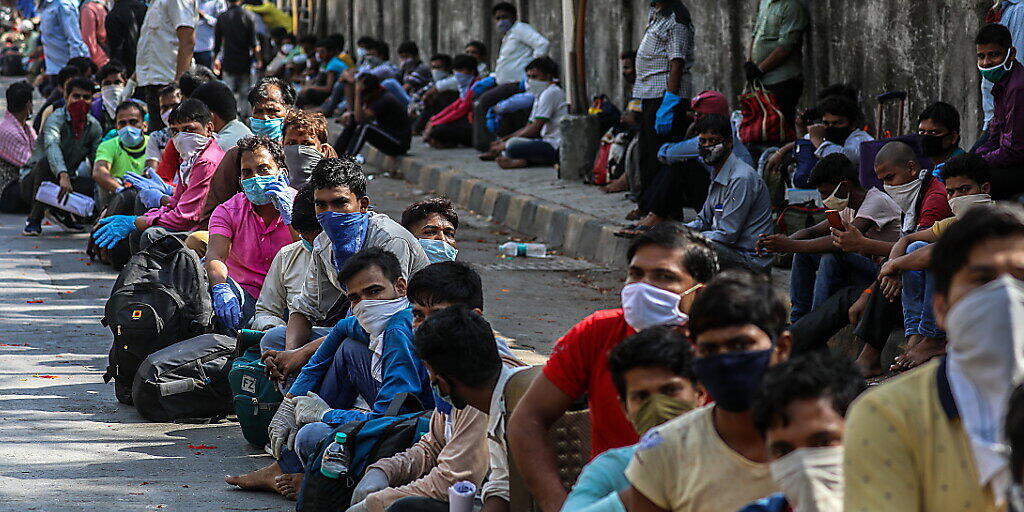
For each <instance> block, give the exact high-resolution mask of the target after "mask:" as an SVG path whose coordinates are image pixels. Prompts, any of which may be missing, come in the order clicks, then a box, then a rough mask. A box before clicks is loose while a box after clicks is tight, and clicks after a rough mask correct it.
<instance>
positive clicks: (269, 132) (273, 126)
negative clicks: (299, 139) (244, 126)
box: [249, 117, 284, 141]
mask: <svg viewBox="0 0 1024 512" xmlns="http://www.w3.org/2000/svg"><path fill="white" fill-rule="evenodd" d="M249 128H252V133H253V134H255V135H265V136H267V137H268V138H270V139H271V140H277V141H280V140H281V139H282V138H284V118H283V117H278V118H275V119H258V118H255V117H250V118H249Z"/></svg>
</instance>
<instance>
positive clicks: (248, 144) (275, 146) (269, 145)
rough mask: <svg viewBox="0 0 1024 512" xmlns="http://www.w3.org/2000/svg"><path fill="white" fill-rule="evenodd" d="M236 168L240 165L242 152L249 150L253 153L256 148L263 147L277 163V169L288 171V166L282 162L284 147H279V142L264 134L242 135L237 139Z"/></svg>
mask: <svg viewBox="0 0 1024 512" xmlns="http://www.w3.org/2000/svg"><path fill="white" fill-rule="evenodd" d="M237 147H238V153H237V154H238V168H239V169H241V167H242V153H245V152H247V151H248V152H250V153H255V152H256V150H257V149H260V148H262V149H265V150H267V152H268V153H270V156H271V157H272V158H273V159H274V163H276V164H277V168H278V171H280V172H283V173H285V174H287V173H288V167H287V166H286V165H285V163H284V149H282V148H281V144H279V143H278V142H277V141H275V140H272V139H271V138H270V137H267V136H266V135H250V136H248V137H243V138H241V139H239V140H238V144H237Z"/></svg>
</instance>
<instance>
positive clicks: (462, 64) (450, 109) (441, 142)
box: [423, 55, 480, 149]
mask: <svg viewBox="0 0 1024 512" xmlns="http://www.w3.org/2000/svg"><path fill="white" fill-rule="evenodd" d="M452 69H453V70H454V75H455V79H456V80H457V81H458V84H459V99H457V100H455V101H453V102H452V103H451V104H449V105H448V106H447V107H445V108H444V110H441V111H440V112H438V113H437V114H436V115H435V116H434V117H431V118H430V121H428V122H427V126H426V128H425V129H424V130H423V141H424V142H426V143H427V144H430V146H431V147H433V148H436V149H450V148H456V147H459V146H470V145H472V143H473V125H472V122H473V85H475V84H476V83H477V82H478V81H479V80H480V77H479V76H477V74H476V73H477V71H476V59H474V58H473V57H470V56H469V55H456V56H455V60H454V61H452Z"/></svg>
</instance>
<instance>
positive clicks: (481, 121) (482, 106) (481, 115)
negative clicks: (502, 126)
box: [473, 82, 525, 151]
mask: <svg viewBox="0 0 1024 512" xmlns="http://www.w3.org/2000/svg"><path fill="white" fill-rule="evenodd" d="M519 92H521V90H520V89H519V83H518V82H514V83H510V84H501V85H496V86H494V87H491V88H490V89H488V90H487V91H486V92H484V93H483V94H481V95H480V97H479V98H477V100H476V101H474V102H473V147H474V148H476V149H477V151H487V150H488V149H490V148H491V141H493V140H494V134H493V133H491V132H490V131H489V130H488V129H487V111H488V110H490V109H491V107H493V106H495V105H497V104H498V102H499V101H502V100H506V99H508V98H510V97H512V96H513V95H515V94H518V93H519ZM523 126H525V123H524V125H523ZM519 128H522V126H519V127H517V128H513V131H515V130H518V129H519Z"/></svg>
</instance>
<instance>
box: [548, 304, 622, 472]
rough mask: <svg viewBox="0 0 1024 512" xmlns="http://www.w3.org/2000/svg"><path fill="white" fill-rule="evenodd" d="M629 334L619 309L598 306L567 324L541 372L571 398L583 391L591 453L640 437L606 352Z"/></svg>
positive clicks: (602, 451)
mask: <svg viewBox="0 0 1024 512" xmlns="http://www.w3.org/2000/svg"><path fill="white" fill-rule="evenodd" d="M633 334H636V331H635V330H633V328H632V327H630V326H629V325H627V324H626V319H625V317H624V316H623V314H622V309H606V310H603V311H598V312H596V313H594V314H592V315H590V316H588V317H587V318H584V319H583V320H582V321H580V323H578V324H576V325H574V326H573V327H572V329H569V332H567V333H565V336H562V338H561V339H559V340H558V343H557V344H555V349H554V351H553V352H552V353H551V358H550V359H548V362H547V364H545V365H544V376H545V377H547V378H548V380H550V381H551V382H552V383H553V384H554V385H555V386H556V387H558V389H560V390H562V392H563V393H565V394H566V395H569V397H571V398H572V399H573V400H575V399H577V398H579V397H581V396H583V393H586V394H587V400H588V402H589V405H590V425H591V427H590V457H591V458H594V457H596V456H598V455H600V454H602V453H604V452H605V451H607V450H610V449H612V448H620V447H623V446H629V445H632V444H636V443H637V442H639V441H640V439H639V437H637V435H636V430H634V429H633V425H632V424H631V423H630V422H629V420H628V419H626V415H625V414H624V413H623V411H622V404H621V402H620V401H619V394H618V391H616V390H615V384H613V383H612V374H611V372H610V371H609V370H608V352H610V351H611V349H612V348H613V347H615V346H616V345H618V344H619V343H620V342H622V340H624V339H626V338H627V337H629V336H632V335H633Z"/></svg>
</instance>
